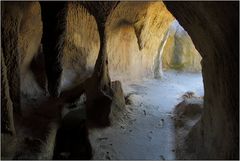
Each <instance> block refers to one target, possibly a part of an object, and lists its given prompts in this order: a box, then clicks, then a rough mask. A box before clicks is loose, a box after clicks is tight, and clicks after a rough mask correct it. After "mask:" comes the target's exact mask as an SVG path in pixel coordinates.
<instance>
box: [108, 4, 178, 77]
mask: <svg viewBox="0 0 240 161" xmlns="http://www.w3.org/2000/svg"><path fill="white" fill-rule="evenodd" d="M173 19H174V18H173V16H172V15H171V14H170V13H169V12H168V10H167V9H166V7H165V6H164V4H163V3H162V2H120V3H119V4H118V6H117V7H116V9H115V10H114V12H113V13H112V14H111V15H110V16H109V18H108V21H107V37H108V41H107V52H108V56H109V70H110V75H111V77H112V78H113V79H118V80H123V79H124V78H128V79H139V78H141V77H142V76H149V77H153V76H154V62H155V59H156V58H157V54H158V49H159V46H160V43H161V41H162V39H163V37H164V33H165V32H166V30H167V29H168V27H169V25H170V23H171V22H172V21H173Z"/></svg>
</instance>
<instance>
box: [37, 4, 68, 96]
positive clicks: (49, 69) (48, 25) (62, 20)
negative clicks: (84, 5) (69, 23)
mask: <svg viewBox="0 0 240 161" xmlns="http://www.w3.org/2000/svg"><path fill="white" fill-rule="evenodd" d="M40 6H41V15H42V21H43V36H42V44H43V53H44V55H45V66H46V75H47V80H48V92H49V94H50V95H52V96H58V95H59V94H60V86H61V76H62V56H63V44H64V41H65V33H66V32H65V31H66V14H67V3H66V2H59V3H54V2H41V3H40Z"/></svg>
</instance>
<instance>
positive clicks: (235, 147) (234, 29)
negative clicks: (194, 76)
mask: <svg viewBox="0 0 240 161" xmlns="http://www.w3.org/2000/svg"><path fill="white" fill-rule="evenodd" d="M164 3H165V4H166V5H167V8H168V9H169V10H170V11H171V13H172V14H173V15H174V16H175V17H176V19H177V20H178V21H179V23H180V24H181V25H182V26H183V27H184V28H185V29H186V30H187V32H188V33H189V35H190V36H191V38H192V40H193V42H194V44H195V46H196V49H197V50H198V51H199V53H200V54H201V56H202V58H203V59H202V63H201V64H202V74H203V82H204V93H205V95H204V110H203V115H202V119H201V121H200V122H199V123H198V124H197V125H196V126H195V127H194V128H193V129H192V130H191V132H190V134H189V135H188V137H187V139H186V144H185V146H186V149H185V150H186V151H187V152H188V153H191V154H193V156H192V159H194V158H195V159H196V158H197V159H237V158H239V101H238V99H239V98H238V97H239V91H238V89H239V88H238V87H239V77H238V74H239V66H238V60H239V45H238V41H239V37H238V35H239V24H238V22H239V15H238V14H239V3H238V2H178V3H175V2H164ZM181 159H184V158H181Z"/></svg>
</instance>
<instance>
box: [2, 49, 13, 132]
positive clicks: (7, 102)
mask: <svg viewBox="0 0 240 161" xmlns="http://www.w3.org/2000/svg"><path fill="white" fill-rule="evenodd" d="M1 133H7V134H10V135H14V134H15V128H14V122H13V106H12V100H11V97H10V94H9V86H8V79H7V68H6V65H5V61H4V57H3V54H2V53H1Z"/></svg>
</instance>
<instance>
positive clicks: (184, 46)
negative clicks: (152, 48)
mask: <svg viewBox="0 0 240 161" xmlns="http://www.w3.org/2000/svg"><path fill="white" fill-rule="evenodd" d="M201 59H202V58H201V56H200V54H199V53H198V51H197V50H196V49H195V46H194V45H193V43H192V40H191V38H190V37H189V35H188V33H187V32H186V31H185V30H184V29H183V28H182V27H181V26H180V25H179V23H178V22H177V21H176V20H175V21H174V22H173V23H172V24H171V26H170V28H169V36H168V39H167V42H166V45H165V47H164V49H163V56H162V61H163V68H164V69H175V70H182V71H190V72H197V71H200V70H201V64H200V62H201Z"/></svg>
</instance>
